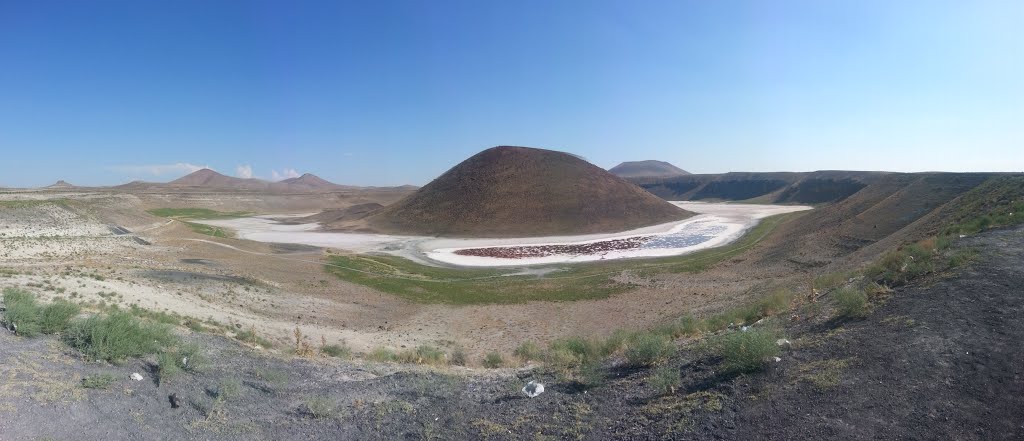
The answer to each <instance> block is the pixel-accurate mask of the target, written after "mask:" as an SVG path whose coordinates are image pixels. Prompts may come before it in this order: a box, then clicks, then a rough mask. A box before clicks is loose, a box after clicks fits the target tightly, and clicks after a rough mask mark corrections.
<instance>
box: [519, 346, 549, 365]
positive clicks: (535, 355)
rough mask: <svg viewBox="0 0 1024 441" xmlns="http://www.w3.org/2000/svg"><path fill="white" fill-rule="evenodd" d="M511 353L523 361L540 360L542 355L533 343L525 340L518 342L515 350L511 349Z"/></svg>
mask: <svg viewBox="0 0 1024 441" xmlns="http://www.w3.org/2000/svg"><path fill="white" fill-rule="evenodd" d="M512 355H514V356H516V358H518V359H519V360H521V361H523V362H524V363H525V362H528V361H536V360H540V359H541V358H542V357H543V356H544V353H543V351H541V349H540V347H539V346H537V345H536V344H535V343H533V342H531V341H527V342H523V343H522V344H520V345H519V347H517V348H516V350H515V351H512Z"/></svg>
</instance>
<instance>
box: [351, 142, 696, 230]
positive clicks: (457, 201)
mask: <svg viewBox="0 0 1024 441" xmlns="http://www.w3.org/2000/svg"><path fill="white" fill-rule="evenodd" d="M692 215H693V213H690V212H688V211H685V210H682V209H680V208H679V207H676V206H675V205H672V204H670V203H668V202H666V201H664V200H662V199H660V198H658V197H656V196H654V195H652V194H651V193H648V192H647V191H645V190H644V189H642V188H640V187H638V186H636V185H633V184H631V183H629V182H627V181H625V180H623V179H622V178H619V177H618V176H615V175H612V174H611V173H608V172H607V171H605V170H604V169H602V168H600V167H597V166H595V165H593V164H590V163H589V162H586V161H584V160H582V159H580V158H578V157H576V156H573V155H570V154H568V153H563V152H557V151H552V150H543V149H536V148H529V147H509V146H501V147H494V148H491V149H487V150H484V151H483V152H480V153H478V154H476V155H474V156H472V157H470V158H469V159H466V160H465V161H463V162H462V163H460V164H458V165H456V166H455V167H453V168H452V169H451V170H448V171H447V172H445V173H444V174H443V175H441V176H440V177H438V178H437V179H435V180H434V181H432V182H430V183H429V184H427V185H426V186H424V187H422V188H421V189H420V190H419V191H417V192H415V193H413V194H412V195H409V196H408V197H406V198H405V199H402V200H401V201H399V202H397V203H395V204H393V205H389V206H387V207H384V208H383V209H381V210H380V211H379V212H377V213H375V214H374V215H372V216H370V217H368V218H367V219H366V222H367V224H368V225H369V226H370V227H371V228H372V229H374V230H377V231H380V232H385V233H393V234H417V235H431V236H453V237H459V236H461V237H469V236H472V237H523V236H550V235H563V234H588V233H608V232H616V231H624V230H629V229H632V228H638V227H643V226H648V225H655V224H660V223H665V222H671V221H675V220H680V219H685V218H687V217H690V216H692Z"/></svg>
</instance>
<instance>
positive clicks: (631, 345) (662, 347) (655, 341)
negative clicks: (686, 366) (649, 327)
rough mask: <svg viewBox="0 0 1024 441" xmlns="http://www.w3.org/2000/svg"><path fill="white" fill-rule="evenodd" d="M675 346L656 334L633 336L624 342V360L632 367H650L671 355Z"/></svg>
mask: <svg viewBox="0 0 1024 441" xmlns="http://www.w3.org/2000/svg"><path fill="white" fill-rule="evenodd" d="M673 351H675V345H673V344H672V342H671V341H669V340H668V339H667V338H665V337H664V336H662V335H658V334H651V333H638V334H634V335H633V336H632V337H631V338H630V339H629V340H628V341H627V342H626V360H627V361H628V362H629V364H630V365H632V366H652V365H654V364H657V363H660V362H662V361H664V360H665V359H666V358H668V357H669V356H670V355H672V352H673Z"/></svg>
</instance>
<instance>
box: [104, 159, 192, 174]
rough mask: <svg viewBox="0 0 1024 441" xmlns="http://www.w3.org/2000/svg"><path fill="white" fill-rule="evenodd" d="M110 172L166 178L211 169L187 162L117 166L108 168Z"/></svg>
mask: <svg viewBox="0 0 1024 441" xmlns="http://www.w3.org/2000/svg"><path fill="white" fill-rule="evenodd" d="M108 168H109V169H110V170H113V171H116V172H121V173H125V174H129V175H132V176H141V175H149V176H164V175H184V174H188V173H192V172H195V171H199V170H202V169H204V168H210V166H208V165H196V164H190V163H187V162H176V163H174V164H154V165H115V166H111V167H108Z"/></svg>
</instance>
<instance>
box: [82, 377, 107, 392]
mask: <svg viewBox="0 0 1024 441" xmlns="http://www.w3.org/2000/svg"><path fill="white" fill-rule="evenodd" d="M111 384H114V376H113V375H111V374H96V375H90V376H88V377H85V378H83V379H82V387H84V388H86V389H106V388H108V387H110V385H111Z"/></svg>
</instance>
